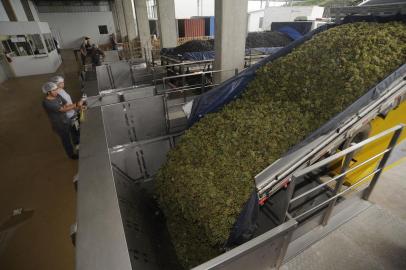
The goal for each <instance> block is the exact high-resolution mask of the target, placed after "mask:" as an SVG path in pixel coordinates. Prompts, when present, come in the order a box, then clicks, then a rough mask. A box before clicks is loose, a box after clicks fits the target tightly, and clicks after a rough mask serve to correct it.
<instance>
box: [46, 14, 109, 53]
mask: <svg viewBox="0 0 406 270" xmlns="http://www.w3.org/2000/svg"><path fill="white" fill-rule="evenodd" d="M39 18H40V20H41V21H42V22H48V23H49V26H50V28H51V30H52V33H53V34H54V36H55V35H56V36H59V37H60V40H59V41H60V44H59V46H60V47H61V48H63V49H71V48H79V47H80V44H81V42H82V41H83V37H84V36H89V37H91V38H92V42H94V43H97V44H104V43H108V42H109V34H111V33H115V28H114V22H113V15H112V13H111V11H108V12H77V13H39ZM99 25H107V29H108V32H109V34H107V35H100V34H99V27H98V26H99Z"/></svg>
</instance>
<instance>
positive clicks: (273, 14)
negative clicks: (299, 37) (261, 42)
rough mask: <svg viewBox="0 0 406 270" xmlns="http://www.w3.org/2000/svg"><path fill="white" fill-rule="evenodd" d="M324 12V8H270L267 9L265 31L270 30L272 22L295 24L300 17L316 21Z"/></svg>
mask: <svg viewBox="0 0 406 270" xmlns="http://www.w3.org/2000/svg"><path fill="white" fill-rule="evenodd" d="M323 12H324V8H323V7H318V6H301V7H295V6H294V7H269V8H266V9H265V16H264V29H265V30H269V29H270V28H271V23H272V22H293V21H294V20H295V18H296V17H299V16H307V17H308V19H309V20H315V19H316V18H321V17H323Z"/></svg>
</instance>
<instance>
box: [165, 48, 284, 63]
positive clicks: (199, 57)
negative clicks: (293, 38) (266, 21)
mask: <svg viewBox="0 0 406 270" xmlns="http://www.w3.org/2000/svg"><path fill="white" fill-rule="evenodd" d="M281 48H283V47H269V48H267V47H261V48H251V49H245V55H250V54H255V51H258V52H261V53H264V54H272V53H275V52H276V51H278V50H279V49H281ZM166 50H167V51H164V54H166V55H170V56H173V57H177V58H179V59H180V60H183V61H203V60H212V59H214V51H207V52H186V53H184V54H179V55H175V54H172V55H171V53H170V52H171V50H173V49H172V48H170V49H166Z"/></svg>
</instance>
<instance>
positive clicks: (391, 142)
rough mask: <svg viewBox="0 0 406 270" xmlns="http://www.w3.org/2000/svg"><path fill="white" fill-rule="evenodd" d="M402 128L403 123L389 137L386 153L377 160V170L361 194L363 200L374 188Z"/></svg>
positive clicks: (367, 197) (366, 198)
mask: <svg viewBox="0 0 406 270" xmlns="http://www.w3.org/2000/svg"><path fill="white" fill-rule="evenodd" d="M403 128H404V125H402V126H401V128H399V129H398V130H396V131H395V132H394V133H393V135H392V138H391V140H390V142H389V145H388V147H387V149H389V151H388V152H386V153H385V154H384V155H383V157H382V159H381V161H380V162H379V164H378V167H377V170H378V172H377V173H376V174H375V175H374V176H373V178H372V180H371V182H370V183H369V186H368V188H367V189H365V191H364V193H363V194H362V198H363V199H364V200H366V201H367V200H368V199H369V196H370V195H371V193H372V190H373V189H374V187H375V185H376V182H377V181H378V179H379V177H380V176H381V174H382V171H383V168H384V167H385V165H386V162H387V161H388V159H389V156H390V154H391V153H392V151H393V148H395V146H396V143H397V141H398V139H399V137H400V134H401V133H402V131H403Z"/></svg>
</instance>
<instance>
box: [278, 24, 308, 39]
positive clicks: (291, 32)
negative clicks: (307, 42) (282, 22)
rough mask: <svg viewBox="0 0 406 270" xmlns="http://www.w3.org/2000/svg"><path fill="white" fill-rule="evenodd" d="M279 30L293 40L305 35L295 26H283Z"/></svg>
mask: <svg viewBox="0 0 406 270" xmlns="http://www.w3.org/2000/svg"><path fill="white" fill-rule="evenodd" d="M278 32H281V33H284V34H286V35H288V36H289V37H290V38H291V39H293V40H298V39H300V38H301V37H303V35H302V34H301V33H299V32H298V31H297V30H296V29H295V28H292V27H290V26H284V27H281V28H279V29H278Z"/></svg>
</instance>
